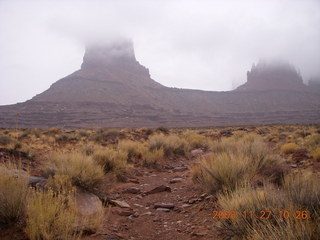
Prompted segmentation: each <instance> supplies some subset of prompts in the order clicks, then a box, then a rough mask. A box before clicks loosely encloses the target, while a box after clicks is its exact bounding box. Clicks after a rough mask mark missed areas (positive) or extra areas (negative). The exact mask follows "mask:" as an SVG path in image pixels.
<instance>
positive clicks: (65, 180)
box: [46, 174, 74, 193]
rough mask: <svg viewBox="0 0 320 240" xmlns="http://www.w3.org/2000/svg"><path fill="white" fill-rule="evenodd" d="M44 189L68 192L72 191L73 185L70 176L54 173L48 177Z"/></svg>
mask: <svg viewBox="0 0 320 240" xmlns="http://www.w3.org/2000/svg"><path fill="white" fill-rule="evenodd" d="M46 189H50V190H52V191H53V192H55V193H70V192H72V191H74V186H73V184H72V180H71V177H70V176H68V175H60V174H56V175H54V176H50V177H49V178H48V181H47V183H46Z"/></svg>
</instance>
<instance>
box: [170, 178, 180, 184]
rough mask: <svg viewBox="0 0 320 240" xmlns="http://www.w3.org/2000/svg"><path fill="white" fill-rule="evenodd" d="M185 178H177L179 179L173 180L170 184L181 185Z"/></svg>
mask: <svg viewBox="0 0 320 240" xmlns="http://www.w3.org/2000/svg"><path fill="white" fill-rule="evenodd" d="M182 181H183V178H180V177H177V178H173V179H171V180H170V181H169V183H170V184H174V183H179V182H182Z"/></svg>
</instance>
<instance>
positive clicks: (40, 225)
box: [25, 190, 80, 240]
mask: <svg viewBox="0 0 320 240" xmlns="http://www.w3.org/2000/svg"><path fill="white" fill-rule="evenodd" d="M74 206H75V202H74V198H72V197H71V195H68V196H65V195H61V194H55V193H54V192H53V191H50V190H49V191H47V192H38V191H36V190H34V191H33V192H32V194H31V196H30V198H29V201H28V205H27V223H26V228H25V232H26V234H27V235H28V237H29V239H30V240H39V239H42V240H54V239H63V240H67V239H68V240H69V239H70V240H74V239H79V237H80V234H79V233H76V231H75V227H76V223H77V215H76V212H75V211H74Z"/></svg>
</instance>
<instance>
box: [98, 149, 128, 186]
mask: <svg viewBox="0 0 320 240" xmlns="http://www.w3.org/2000/svg"><path fill="white" fill-rule="evenodd" d="M127 158H128V155H127V153H126V152H124V151H120V150H117V149H111V148H106V149H101V150H99V151H97V152H96V153H95V154H94V155H93V159H94V160H95V162H96V163H98V164H99V165H100V166H101V167H102V168H103V169H104V171H105V173H109V172H112V173H114V174H115V175H116V176H117V178H118V179H119V180H121V179H123V178H124V175H125V173H126V171H127V168H128V164H127Z"/></svg>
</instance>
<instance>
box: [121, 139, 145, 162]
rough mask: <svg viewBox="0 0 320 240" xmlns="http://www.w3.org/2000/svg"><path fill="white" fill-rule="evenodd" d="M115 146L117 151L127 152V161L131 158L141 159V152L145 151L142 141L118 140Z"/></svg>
mask: <svg viewBox="0 0 320 240" xmlns="http://www.w3.org/2000/svg"><path fill="white" fill-rule="evenodd" d="M117 148H118V149H119V152H125V153H127V156H128V161H131V160H132V159H133V158H137V159H141V157H142V154H143V153H144V152H145V151H146V147H145V146H144V145H143V144H142V143H140V142H135V141H131V140H122V141H119V143H118V147H117Z"/></svg>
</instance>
